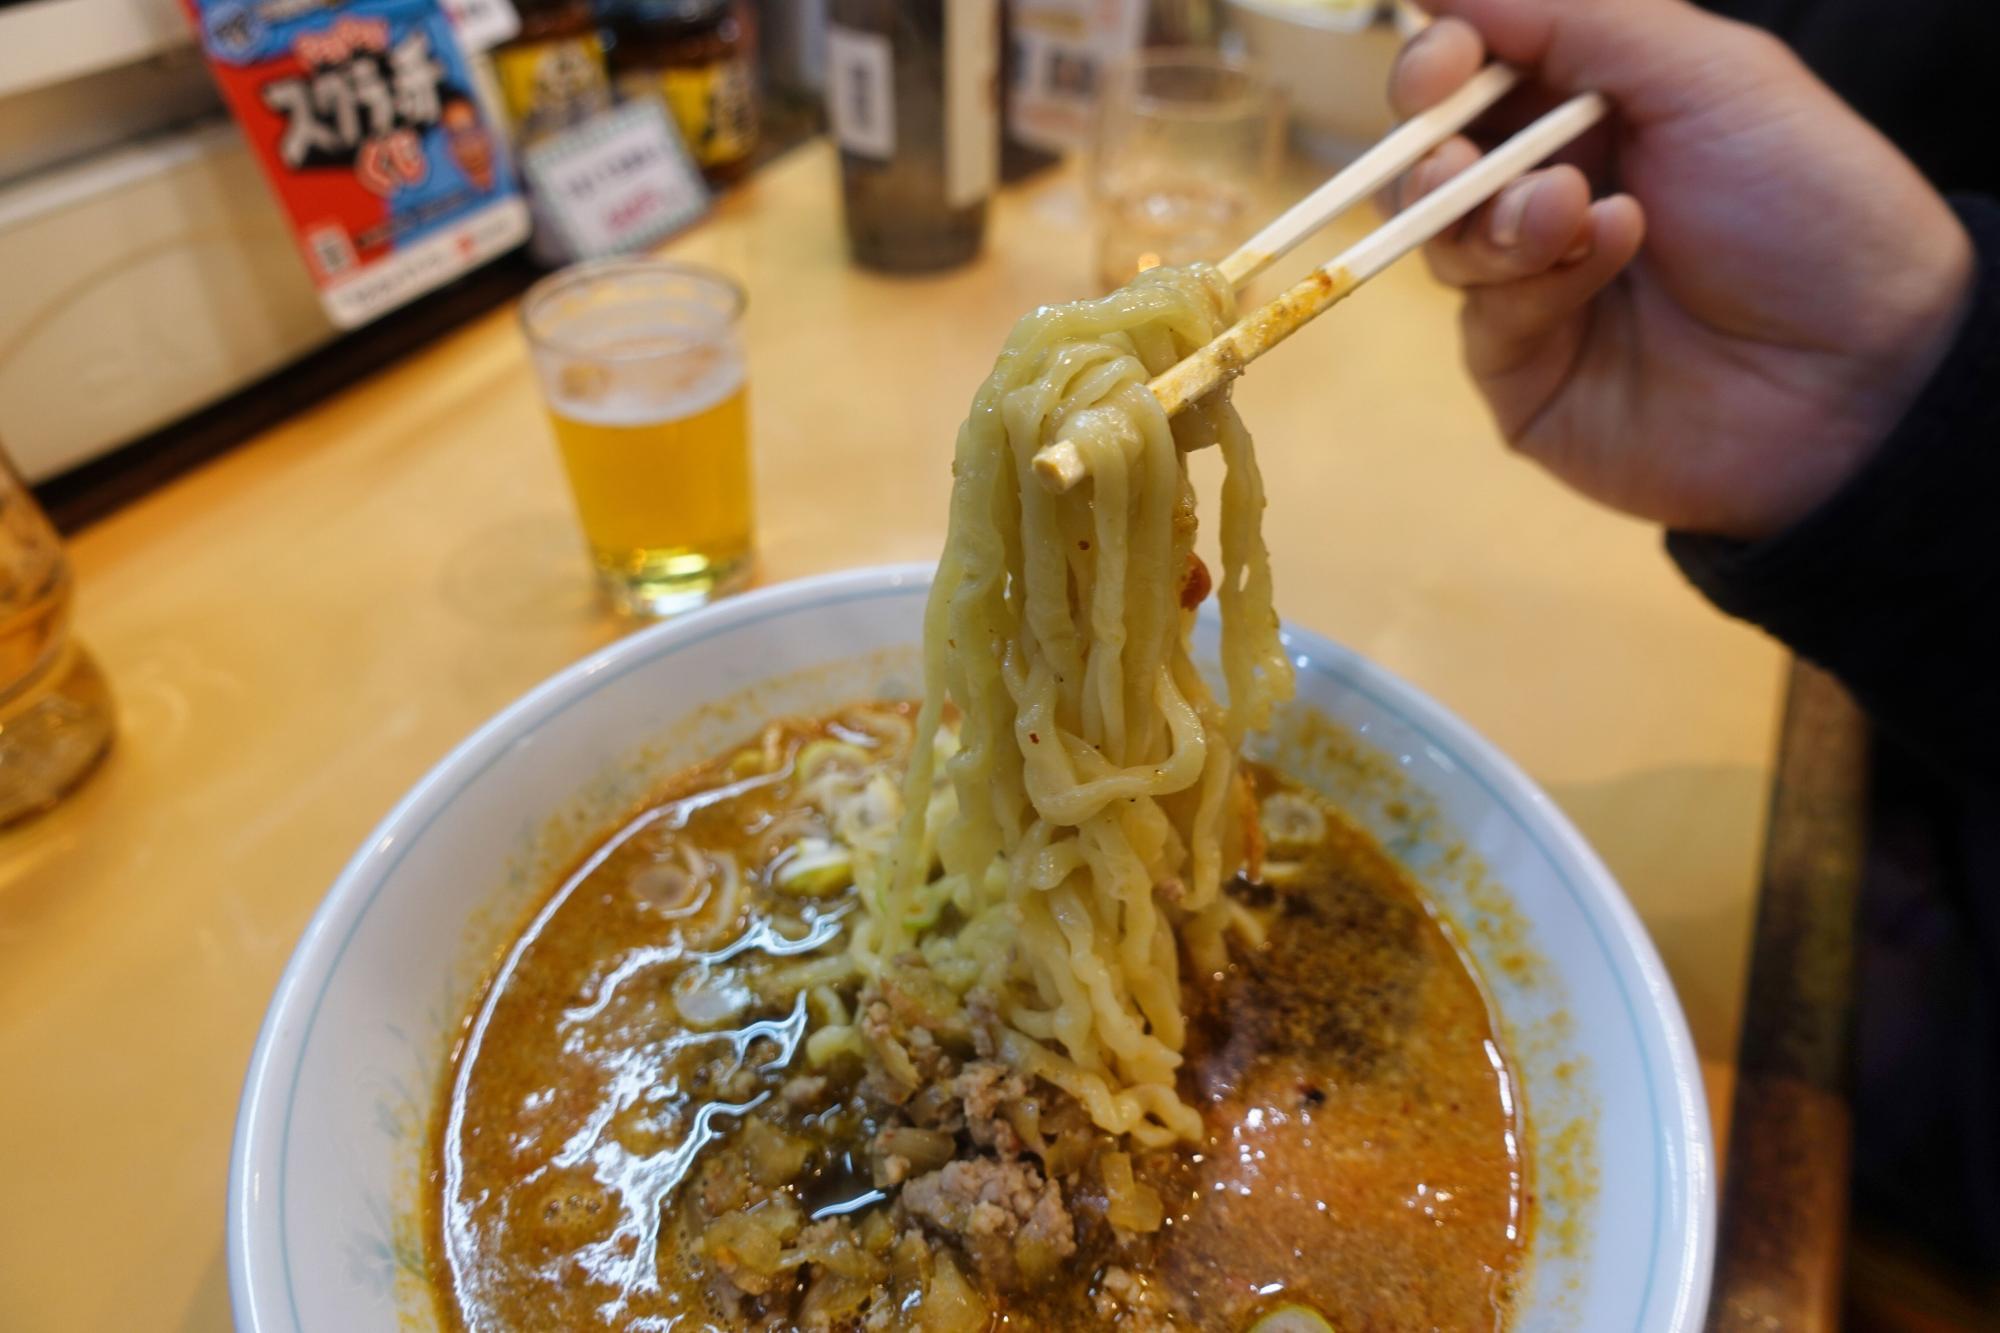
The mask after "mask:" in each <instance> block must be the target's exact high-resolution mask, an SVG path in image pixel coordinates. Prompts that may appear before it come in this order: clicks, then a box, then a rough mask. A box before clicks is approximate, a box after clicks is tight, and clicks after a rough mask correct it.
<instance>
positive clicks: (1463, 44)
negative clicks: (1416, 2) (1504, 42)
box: [1389, 18, 1486, 119]
mask: <svg viewBox="0 0 2000 1333" xmlns="http://www.w3.org/2000/svg"><path fill="white" fill-rule="evenodd" d="M1485 63H1486V43H1485V41H1484V40H1482V39H1481V38H1480V36H1479V31H1478V29H1476V28H1474V27H1473V26H1472V25H1471V24H1470V23H1467V22H1466V21H1465V20H1464V19H1455V18H1447V19H1439V20H1437V21H1436V22H1435V23H1432V24H1430V25H1429V26H1427V27H1426V28H1425V29H1424V30H1423V31H1422V32H1420V33H1418V34H1417V35H1416V36H1415V37H1412V38H1411V39H1410V40H1409V43H1408V44H1407V45H1405V46H1404V47H1403V50H1402V53H1401V54H1400V55H1398V56H1397V57H1396V67H1395V69H1394V70H1392V71H1391V72H1390V74H1389V104H1390V106H1392V107H1394V108H1395V111H1396V114H1397V115H1398V116H1401V117H1403V118H1405V119H1407V118H1409V117H1410V116H1414V115H1416V114H1417V113H1418V112H1419V111H1422V110H1424V109H1426V108H1427V107H1432V106H1435V105H1437V104H1438V103H1439V102H1442V101H1443V100H1444V99H1445V98H1447V97H1449V96H1450V95H1451V94H1452V93H1454V92H1457V91H1458V89H1459V87H1460V86H1461V85H1462V84H1464V82H1465V81H1466V80H1467V79H1469V78H1471V77H1472V76H1473V75H1474V74H1477V73H1478V72H1479V67H1480V66H1481V65H1483V64H1485Z"/></svg>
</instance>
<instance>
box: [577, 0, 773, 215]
mask: <svg viewBox="0 0 2000 1333" xmlns="http://www.w3.org/2000/svg"><path fill="white" fill-rule="evenodd" d="M609 20H610V23H609V26H610V32H611V72H612V75H613V77H614V78H615V79H616V80H617V83H618V89H619V91H620V92H621V93H623V94H624V95H626V96H628V97H632V96H644V95H650V96H656V97H659V98H661V99H662V100H664V101H665V102H666V104H667V108H668V109H669V110H670V111H671V112H672V113H673V117H674V123H675V124H677V125H678V126H679V127H680V131H681V138H682V139H684V140H686V142H687V146H688V152H689V153H690V154H692V155H693V157H694V160H695V164H696V165H697V166H699V167H700V168H701V170H702V174H703V175H705V176H707V177H708V178H709V179H710V180H711V181H718V182H719V181H729V180H734V179H736V178H737V177H739V176H741V175H742V174H743V173H744V171H746V170H747V169H748V168H749V166H750V160H751V156H752V154H754V153H755V152H756V150H757V83H756V76H755V73H754V71H753V69H752V58H753V57H752V52H751V49H750V38H749V33H748V32H747V31H746V25H745V24H744V22H743V16H742V15H741V14H740V13H739V12H738V10H737V6H736V4H735V3H734V0H615V3H614V4H613V6H612V8H611V10H610V12H609Z"/></svg>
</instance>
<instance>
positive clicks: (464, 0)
mask: <svg viewBox="0 0 2000 1333" xmlns="http://www.w3.org/2000/svg"><path fill="white" fill-rule="evenodd" d="M444 12H445V13H446V14H448V15H449V16H450V17H451V26H452V27H454V28H456V29H458V40H459V42H460V44H461V45H463V46H464V47H465V49H466V50H468V51H490V50H492V49H493V48H494V47H496V46H498V45H500V43H502V42H504V41H507V40H508V39H510V38H512V37H516V36H518V35H519V34H520V31H521V15H520V12H519V11H518V10H516V9H515V8H514V6H513V4H512V3H511V2H510V0H444Z"/></svg>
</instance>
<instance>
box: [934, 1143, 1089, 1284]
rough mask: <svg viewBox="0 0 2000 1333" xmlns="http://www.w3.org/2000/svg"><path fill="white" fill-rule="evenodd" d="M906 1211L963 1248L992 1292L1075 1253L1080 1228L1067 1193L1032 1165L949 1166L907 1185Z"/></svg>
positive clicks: (979, 1162) (984, 1161) (986, 1161)
mask: <svg viewBox="0 0 2000 1333" xmlns="http://www.w3.org/2000/svg"><path fill="white" fill-rule="evenodd" d="M902 1204H903V1208H904V1210H905V1211H906V1212H908V1213H909V1214H910V1216H912V1217H914V1218H916V1219H917V1220H919V1221H921V1222H922V1223H923V1224H924V1225H925V1226H926V1227H928V1228H929V1229H930V1230H932V1231H933V1232H936V1233H938V1234H940V1235H943V1236H946V1237H948V1238H950V1239H953V1240H956V1241H958V1242H959V1244H960V1246H961V1247H962V1248H963V1249H964V1251H965V1253H966V1255H967V1256H968V1257H969V1258H970V1259H971V1260H972V1262H973V1263H974V1264H975V1265H976V1266H977V1267H978V1269H979V1271H980V1274H981V1275H982V1276H983V1277H984V1278H985V1279H986V1280H987V1281H988V1282H989V1283H991V1284H992V1285H994V1286H997V1287H1012V1286H1017V1285H1019V1284H1020V1282H1021V1281H1022V1279H1023V1278H1028V1277H1034V1276H1037V1274H1036V1273H1035V1272H1033V1271H1024V1270H1034V1269H1041V1268H1045V1266H1046V1265H1048V1264H1050V1263H1053V1262H1054V1261H1057V1260H1060V1259H1064V1258H1067V1257H1068V1256H1070V1255H1072V1254H1074V1253H1076V1223H1075V1221H1074V1220H1073V1219H1072V1218H1071V1217H1070V1214H1069V1209H1068V1207H1067V1206H1065V1205H1064V1203H1063V1197H1062V1191H1061V1190H1060V1189H1058V1188H1057V1187H1056V1185H1055V1183H1054V1182H1053V1181H1048V1180H1044V1179H1043V1178H1042V1173H1041V1172H1040V1171H1039V1170H1037V1169H1036V1168H1035V1166H1034V1164H1033V1163H1032V1162H1028V1161H1024V1160H1021V1159H1015V1160H1013V1161H999V1160H996V1159H993V1158H984V1157H982V1158H974V1159H972V1160H971V1161H957V1162H951V1163H949V1164H947V1165H946V1166H944V1167H942V1168H940V1169H939V1170H936V1171H932V1172H930V1173H929V1174H928V1175H922V1176H918V1177H917V1178H916V1179H914V1180H912V1181H910V1182H909V1183H908V1184H906V1185H904V1186H903V1194H902Z"/></svg>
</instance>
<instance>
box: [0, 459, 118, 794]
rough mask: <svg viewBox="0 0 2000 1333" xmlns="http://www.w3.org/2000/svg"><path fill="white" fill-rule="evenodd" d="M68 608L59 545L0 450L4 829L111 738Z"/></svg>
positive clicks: (107, 714) (107, 696)
mask: <svg viewBox="0 0 2000 1333" xmlns="http://www.w3.org/2000/svg"><path fill="white" fill-rule="evenodd" d="M69 609H70V573H69V561H68V560H67V559H65V558H64V555H63V548H62V543H61V541H60V540H58V539H57V537H56V531H55V529H54V528H53V527H51V526H50V525H49V520H48V517H47V516H46V515H45V514H43V513H42V510H41V506H39V505H37V504H36V503H35V497H34V495H33V494H32V493H30V492H29V490H28V488H27V486H26V485H24V484H23V483H22V481H21V478H20V476H19V474H17V473H16V472H15V471H14V466H13V464H12V463H11V462H10V461H8V459H7V456H6V455H5V454H4V453H0V825H3V824H11V823H13V822H14V821H16V820H18V819H23V818H26V817H27V816H29V815H33V814H38V813H40V812H41V811H43V810H46V809H48V808H49V807H50V806H52V805H54V804H55V803H56V802H57V801H59V800H61V799H62V798H63V797H64V796H65V795H67V794H68V793H69V791H70V790H71V789H72V788H73V787H75V786H76V785H77V784H78V783H80V782H82V781H83V779H84V778H86V777H88V776H89V775H90V772H91V770H92V769H94V768H96V767H97V762H98V760H100V759H102V758H103V757H104V752H105V750H106V748H107V747H108V746H109V745H110V744H111V733H112V725H113V724H112V707H111V691H110V690H109V689H108V688H106V686H105V683H104V677H103V676H101V675H99V674H98V671H97V666H96V664H95V663H93V662H92V661H91V660H90V656H89V654H87V653H85V652H84V651H83V649H82V648H81V647H79V646H78V645H77V642H76V640H75V639H73V638H71V637H70V632H69Z"/></svg>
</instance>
